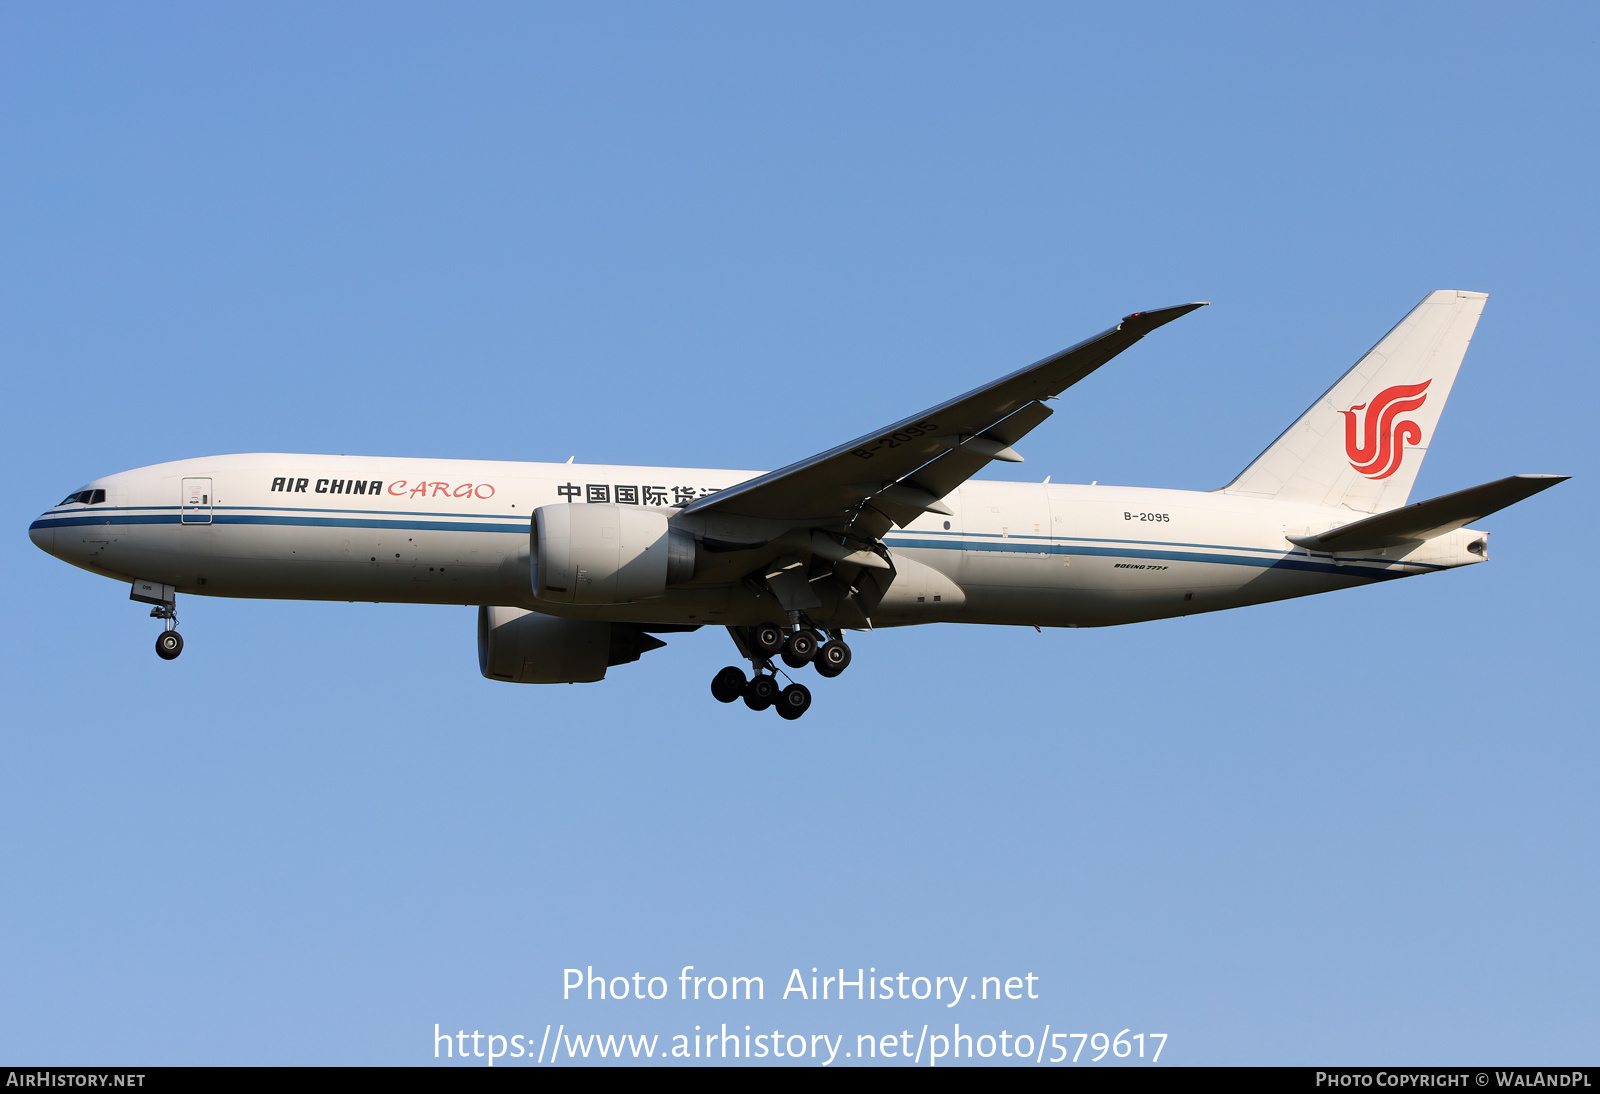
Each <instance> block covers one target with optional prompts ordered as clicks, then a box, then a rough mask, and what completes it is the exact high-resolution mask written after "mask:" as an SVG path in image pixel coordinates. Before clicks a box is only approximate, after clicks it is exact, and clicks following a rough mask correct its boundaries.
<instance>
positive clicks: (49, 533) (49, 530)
mask: <svg viewBox="0 0 1600 1094" xmlns="http://www.w3.org/2000/svg"><path fill="white" fill-rule="evenodd" d="M28 538H29V539H31V540H33V545H34V546H35V547H37V548H39V550H41V551H43V552H44V553H45V554H47V555H53V554H55V553H56V530H55V527H54V526H53V525H49V524H46V523H45V522H44V521H42V520H36V521H34V522H33V524H32V525H31V526H29V528H28Z"/></svg>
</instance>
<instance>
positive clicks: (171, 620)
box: [150, 604, 183, 661]
mask: <svg viewBox="0 0 1600 1094" xmlns="http://www.w3.org/2000/svg"><path fill="white" fill-rule="evenodd" d="M150 618H151V619H160V620H162V621H163V622H164V624H165V627H164V629H163V630H162V632H161V633H160V634H158V635H156V656H157V657H159V658H161V660H163V661H171V660H172V659H173V658H174V657H176V656H178V654H180V653H182V652H183V635H181V634H179V633H178V608H177V605H175V604H166V605H157V606H156V607H154V608H151V609H150Z"/></svg>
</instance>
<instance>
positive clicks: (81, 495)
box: [56, 490, 106, 505]
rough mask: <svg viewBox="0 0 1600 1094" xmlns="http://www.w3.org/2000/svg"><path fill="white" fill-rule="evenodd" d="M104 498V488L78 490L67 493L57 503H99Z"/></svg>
mask: <svg viewBox="0 0 1600 1094" xmlns="http://www.w3.org/2000/svg"><path fill="white" fill-rule="evenodd" d="M105 500H106V492H105V491H104V490H79V491H78V492H77V493H76V494H68V495H67V496H66V497H64V498H62V499H61V500H60V501H59V502H57V503H56V504H57V505H73V504H77V505H99V504H100V503H101V502H103V501H105Z"/></svg>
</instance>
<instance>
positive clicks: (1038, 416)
mask: <svg viewBox="0 0 1600 1094" xmlns="http://www.w3.org/2000/svg"><path fill="white" fill-rule="evenodd" d="M1204 306H1205V305H1204V304H1203V303H1199V304H1179V305H1177V306H1176V307H1171V308H1161V309H1159V310H1156V311H1145V312H1134V313H1133V314H1132V315H1129V316H1125V317H1124V318H1123V320H1122V322H1120V323H1118V324H1117V325H1116V326H1115V327H1112V328H1111V329H1110V330H1107V331H1103V332H1102V333H1100V334H1097V335H1095V336H1094V337H1093V338H1089V339H1086V340H1084V341H1082V342H1079V343H1078V344H1077V345H1075V346H1072V347H1071V348H1069V349H1064V350H1062V351H1061V352H1060V353H1057V354H1053V355H1052V356H1049V357H1046V358H1045V359H1044V360H1042V361H1037V362H1035V363H1034V364H1031V365H1029V366H1028V367H1027V368H1024V369H1020V370H1018V371H1016V372H1013V373H1012V374H1011V375H1009V376H1003V377H1001V378H1000V379H998V380H995V381H994V382H993V383H989V384H985V385H984V386H983V387H980V388H977V389H975V390H973V391H969V392H967V393H966V394H965V395H960V396H957V397H956V398H954V399H951V400H949V401H948V402H944V403H940V404H939V405H938V406H934V407H930V408H928V409H927V410H924V411H923V412H922V413H920V414H914V415H912V416H911V417H909V418H905V419H902V420H901V421H898V422H895V423H894V424H893V425H887V426H884V427H883V428H882V429H880V430H876V431H874V432H872V433H869V434H867V435H866V436H864V437H858V438H857V439H855V440H853V441H851V442H849V443H848V444H842V445H840V446H839V447H837V448H831V449H829V450H828V451H826V452H821V453H818V454H817V455H815V456H812V457H810V458H809V459H805V460H801V461H800V462H799V463H793V464H790V465H789V466H788V467H784V468H780V469H779V470H777V471H772V472H769V473H767V474H765V475H761V476H758V477H757V478H753V479H750V480H749V481H747V482H742V483H739V484H738V485H736V486H731V487H729V488H728V489H726V490H721V491H718V492H717V493H715V494H712V495H710V496H709V497H704V498H700V499H698V500H696V501H694V502H692V503H690V504H689V505H688V506H686V507H685V508H684V509H683V511H682V513H683V514H684V515H686V514H690V513H713V512H714V513H721V514H726V515H729V516H741V517H757V518H766V519H773V520H782V521H790V522H797V523H807V522H809V523H814V524H817V525H834V526H842V525H847V524H865V525H867V526H868V527H869V528H870V526H871V525H873V524H878V525H880V526H879V527H878V528H877V529H876V530H874V531H873V533H872V534H873V535H881V534H882V533H883V532H885V531H887V530H888V527H889V523H888V522H889V521H893V522H894V523H896V524H900V525H906V524H909V523H910V522H911V521H913V520H915V519H916V518H917V517H919V516H921V515H922V514H923V513H925V512H935V513H938V512H945V513H948V512H949V509H948V508H946V507H945V506H944V505H942V504H941V503H940V501H939V499H940V498H942V497H944V496H945V495H946V494H949V493H950V492H951V491H953V490H955V488H956V487H958V486H960V485H961V484H962V483H963V482H965V481H966V480H967V479H969V478H971V477H972V476H973V475H974V474H976V473H977V472H978V471H979V470H981V469H982V468H983V467H984V466H985V465H987V464H988V463H989V462H990V461H991V460H1004V461H1009V462H1021V460H1022V457H1021V456H1019V455H1017V454H1016V453H1015V452H1013V451H1012V450H1011V445H1012V444H1014V443H1015V442H1016V441H1018V440H1020V439H1021V438H1022V437H1023V436H1024V435H1025V434H1026V433H1028V431H1029V430H1031V429H1033V427H1034V426H1036V425H1038V424H1039V423H1040V422H1042V421H1044V420H1045V419H1046V418H1048V417H1049V416H1050V415H1051V413H1052V411H1051V410H1050V408H1049V407H1047V406H1045V405H1044V401H1043V400H1045V399H1049V398H1053V397H1054V396H1056V395H1058V394H1060V393H1061V392H1063V391H1065V390H1066V389H1067V388H1069V387H1071V386H1072V385H1073V384H1075V383H1077V382H1078V381H1079V380H1081V379H1083V378H1084V377H1085V376H1087V375H1089V373H1091V372H1093V371H1094V370H1095V369H1097V368H1099V367H1100V366H1101V365H1103V364H1105V363H1106V362H1107V361H1109V360H1111V358H1113V357H1115V356H1116V355H1117V354H1119V353H1121V352H1122V351H1123V350H1125V349H1127V348H1128V347H1129V346H1131V345H1133V344H1134V343H1135V342H1137V341H1138V340H1139V339H1141V338H1143V337H1144V336H1145V335H1146V334H1149V333H1150V332H1151V331H1153V330H1155V329H1156V328H1157V327H1160V326H1163V325H1165V324H1167V323H1170V322H1172V321H1173V320H1174V319H1177V318H1178V317H1179V316H1181V315H1187V314H1188V313H1189V312H1191V311H1194V310H1195V309H1196V308H1201V307H1204ZM872 511H876V513H878V514H882V517H879V518H876V519H874V518H873V515H872ZM883 517H886V518H888V519H887V520H884V519H882V518H883ZM863 518H866V519H864V520H863Z"/></svg>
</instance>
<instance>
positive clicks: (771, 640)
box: [750, 623, 783, 657]
mask: <svg viewBox="0 0 1600 1094" xmlns="http://www.w3.org/2000/svg"><path fill="white" fill-rule="evenodd" d="M750 644H751V645H752V646H754V647H755V648H756V652H757V653H759V654H760V655H761V656H762V657H771V656H772V655H773V654H775V653H777V652H778V651H779V650H781V649H783V628H782V627H780V626H778V625H777V624H776V623H763V624H761V626H759V627H751V628H750Z"/></svg>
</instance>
